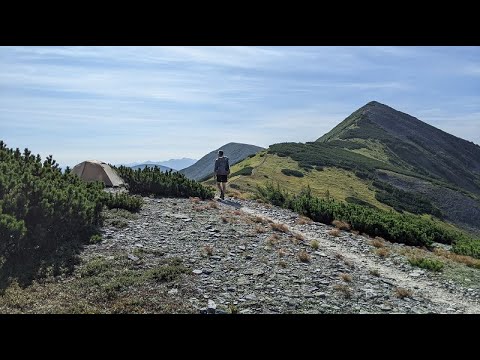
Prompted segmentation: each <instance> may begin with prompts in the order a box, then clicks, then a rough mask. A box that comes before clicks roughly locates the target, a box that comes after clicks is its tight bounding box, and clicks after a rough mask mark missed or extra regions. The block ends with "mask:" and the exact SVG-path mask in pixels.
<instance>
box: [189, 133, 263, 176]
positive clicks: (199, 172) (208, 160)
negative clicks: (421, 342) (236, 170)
mask: <svg viewBox="0 0 480 360" xmlns="http://www.w3.org/2000/svg"><path fill="white" fill-rule="evenodd" d="M263 149H264V148H262V147H260V146H256V145H250V144H242V143H235V142H230V143H228V144H225V145H223V146H220V147H219V148H218V149H215V150H213V151H211V152H209V153H208V154H206V155H205V156H203V157H202V158H201V159H200V160H198V161H197V162H196V163H195V164H193V165H191V166H189V167H187V168H185V169H182V170H181V171H180V173H181V174H184V175H185V176H186V177H187V178H189V179H193V180H202V179H204V178H205V177H208V176H209V175H211V174H213V166H214V161H215V159H216V158H217V154H218V150H223V151H224V155H225V156H226V157H228V159H229V162H230V166H233V165H234V164H236V163H238V162H239V161H242V160H243V159H245V158H246V157H248V156H250V155H253V154H255V153H257V152H258V151H261V150H263Z"/></svg>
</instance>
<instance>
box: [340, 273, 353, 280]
mask: <svg viewBox="0 0 480 360" xmlns="http://www.w3.org/2000/svg"><path fill="white" fill-rule="evenodd" d="M340 278H341V279H342V280H343V281H345V282H351V281H352V275H350V274H345V273H342V274H340Z"/></svg>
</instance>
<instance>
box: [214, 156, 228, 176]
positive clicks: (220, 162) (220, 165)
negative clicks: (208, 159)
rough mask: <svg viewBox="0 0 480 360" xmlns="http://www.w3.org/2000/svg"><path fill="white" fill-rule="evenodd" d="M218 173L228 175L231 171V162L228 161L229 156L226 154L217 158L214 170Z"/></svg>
mask: <svg viewBox="0 0 480 360" xmlns="http://www.w3.org/2000/svg"><path fill="white" fill-rule="evenodd" d="M213 171H215V172H216V173H217V175H228V172H229V171H230V164H229V163H228V158H227V157H226V156H222V157H219V158H217V159H216V160H215V168H214V170H213Z"/></svg>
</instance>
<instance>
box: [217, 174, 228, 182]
mask: <svg viewBox="0 0 480 360" xmlns="http://www.w3.org/2000/svg"><path fill="white" fill-rule="evenodd" d="M217 182H227V175H217Z"/></svg>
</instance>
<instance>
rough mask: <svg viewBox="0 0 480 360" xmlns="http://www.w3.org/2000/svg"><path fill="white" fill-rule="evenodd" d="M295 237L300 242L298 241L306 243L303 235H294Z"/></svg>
mask: <svg viewBox="0 0 480 360" xmlns="http://www.w3.org/2000/svg"><path fill="white" fill-rule="evenodd" d="M293 237H294V238H295V239H296V240H298V241H304V240H305V236H303V235H302V234H300V233H294V234H293Z"/></svg>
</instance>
